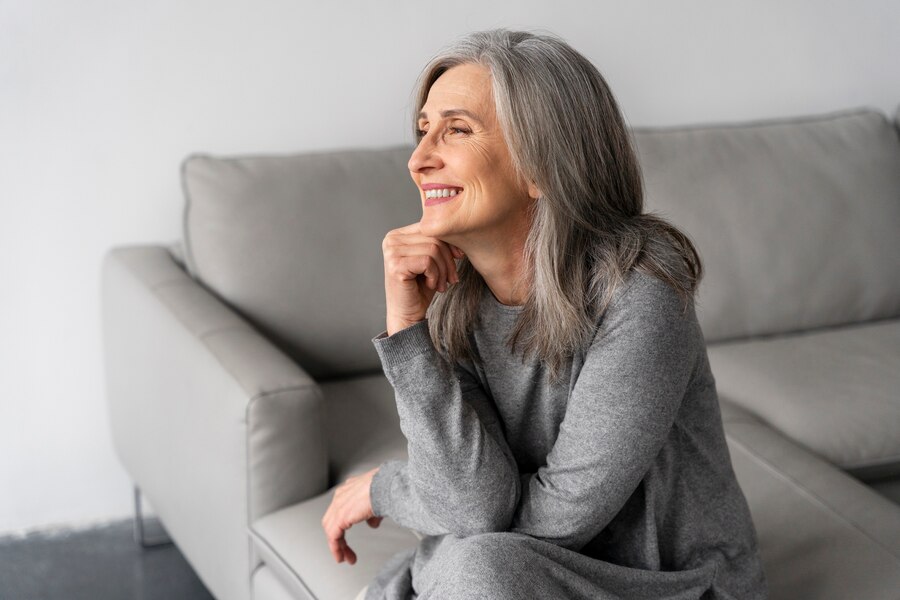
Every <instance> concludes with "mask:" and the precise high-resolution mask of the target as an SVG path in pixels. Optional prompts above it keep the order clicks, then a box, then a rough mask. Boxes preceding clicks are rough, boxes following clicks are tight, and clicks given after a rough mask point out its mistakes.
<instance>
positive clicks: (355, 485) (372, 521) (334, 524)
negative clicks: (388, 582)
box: [322, 467, 383, 565]
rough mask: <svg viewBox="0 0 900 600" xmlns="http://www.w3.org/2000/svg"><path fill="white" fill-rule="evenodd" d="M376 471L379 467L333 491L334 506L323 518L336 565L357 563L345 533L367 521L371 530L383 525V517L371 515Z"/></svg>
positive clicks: (351, 479) (350, 479) (332, 500)
mask: <svg viewBox="0 0 900 600" xmlns="http://www.w3.org/2000/svg"><path fill="white" fill-rule="evenodd" d="M377 472H378V467H375V468H374V469H372V470H371V471H368V472H366V473H363V474H362V475H357V476H355V477H350V478H349V479H347V481H345V482H344V483H342V484H341V485H339V486H338V487H337V488H336V489H335V490H334V496H333V497H332V499H331V504H330V505H329V506H328V510H326V511H325V516H324V517H322V528H323V529H324V530H325V536H326V537H327V538H328V547H329V548H330V549H331V554H332V555H333V556H334V559H335V560H336V561H337V562H343V561H344V560H346V561H347V562H348V563H350V564H351V565H353V564H356V553H355V552H354V551H353V550H351V549H350V546H348V545H347V540H346V539H344V532H345V531H347V530H348V529H350V527H352V526H353V525H354V524H355V523H360V522H362V521H366V523H368V524H369V527H378V526H379V525H381V520H382V519H383V517H376V516H375V514H374V513H373V512H372V500H371V497H370V495H369V490H370V488H371V487H372V478H373V477H374V476H375V473H377Z"/></svg>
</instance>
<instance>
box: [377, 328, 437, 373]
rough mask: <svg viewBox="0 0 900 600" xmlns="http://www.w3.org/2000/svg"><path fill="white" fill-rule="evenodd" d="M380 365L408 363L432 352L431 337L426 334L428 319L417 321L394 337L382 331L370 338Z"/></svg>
mask: <svg viewBox="0 0 900 600" xmlns="http://www.w3.org/2000/svg"><path fill="white" fill-rule="evenodd" d="M372 343H373V344H374V345H375V350H376V351H377V352H378V357H379V358H380V359H381V364H382V365H384V366H385V367H387V366H389V365H392V364H398V363H403V362H406V361H408V360H409V359H411V358H415V357H416V356H419V355H421V354H424V353H425V352H430V351H433V350H434V344H433V343H432V341H431V335H430V334H429V333H428V319H425V320H423V321H419V322H418V323H415V324H413V325H410V326H409V327H407V328H405V329H401V330H400V331H397V332H396V333H394V335H391V336H389V335H387V331H383V332H382V333H380V334H378V335H377V336H376V337H374V338H372Z"/></svg>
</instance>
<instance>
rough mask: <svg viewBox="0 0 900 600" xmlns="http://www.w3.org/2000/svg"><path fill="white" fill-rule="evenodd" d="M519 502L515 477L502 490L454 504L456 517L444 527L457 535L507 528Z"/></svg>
mask: <svg viewBox="0 0 900 600" xmlns="http://www.w3.org/2000/svg"><path fill="white" fill-rule="evenodd" d="M518 504H519V485H518V478H514V480H513V481H512V482H510V484H509V485H507V486H505V489H502V490H496V489H495V490H490V491H488V492H487V493H485V494H483V495H481V496H478V497H474V498H469V499H461V501H460V502H458V503H456V505H455V507H456V508H457V509H458V517H457V518H456V519H455V520H454V522H453V523H452V524H451V523H448V524H447V529H448V530H450V531H451V532H452V533H453V534H454V535H456V536H457V537H469V536H473V535H479V534H482V533H499V532H502V531H509V529H510V527H512V523H513V519H514V517H515V512H516V507H517V506H518Z"/></svg>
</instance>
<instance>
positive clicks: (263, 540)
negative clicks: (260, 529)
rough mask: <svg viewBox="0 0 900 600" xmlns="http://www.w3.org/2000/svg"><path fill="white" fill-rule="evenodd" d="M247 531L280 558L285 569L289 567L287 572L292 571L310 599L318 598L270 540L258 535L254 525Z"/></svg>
mask: <svg viewBox="0 0 900 600" xmlns="http://www.w3.org/2000/svg"><path fill="white" fill-rule="evenodd" d="M247 530H248V531H249V532H250V535H251V536H253V538H254V539H256V540H257V541H259V542H260V543H262V544H263V545H264V546H265V547H266V548H268V549H269V551H271V552H272V554H274V555H275V556H276V557H278V558H279V559H280V560H281V562H282V564H283V565H284V566H285V567H287V570H288V571H290V572H291V574H292V575H293V576H294V577H296V578H297V581H298V582H299V583H300V585H301V586H302V587H303V589H304V590H306V593H307V594H309V597H310V598H318V596H316V595H315V594H314V593H313V592H312V590H311V589H309V586H308V585H306V582H305V581H303V579H302V578H301V577H300V575H299V574H298V573H297V571H295V570H294V568H293V567H292V566H291V564H290V563H289V562H288V561H287V560H285V558H284V556H282V555H281V553H279V552H278V550H276V549H275V548H274V547H273V546H272V544H270V543H269V542H268V540H266V539H265V538H263V537H262V536H261V535H260V534H259V533H257V532H256V530H255V529H254V528H253V525H250V526H249V527H248V528H247Z"/></svg>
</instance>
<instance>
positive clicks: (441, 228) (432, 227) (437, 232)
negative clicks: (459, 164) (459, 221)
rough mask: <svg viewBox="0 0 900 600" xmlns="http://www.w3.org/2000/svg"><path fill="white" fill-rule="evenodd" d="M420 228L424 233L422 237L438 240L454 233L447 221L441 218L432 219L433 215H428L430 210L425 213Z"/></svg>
mask: <svg viewBox="0 0 900 600" xmlns="http://www.w3.org/2000/svg"><path fill="white" fill-rule="evenodd" d="M419 228H420V229H421V231H422V235H427V236H428V237H433V238H438V239H440V238H441V237H443V236H445V235H448V234H451V233H453V231H452V229H453V228H452V227H450V226H449V224H448V223H447V221H446V220H445V219H440V218H437V219H435V218H432V216H431V215H429V214H428V209H427V208H426V209H425V213H424V214H423V215H422V219H421V221H419Z"/></svg>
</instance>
